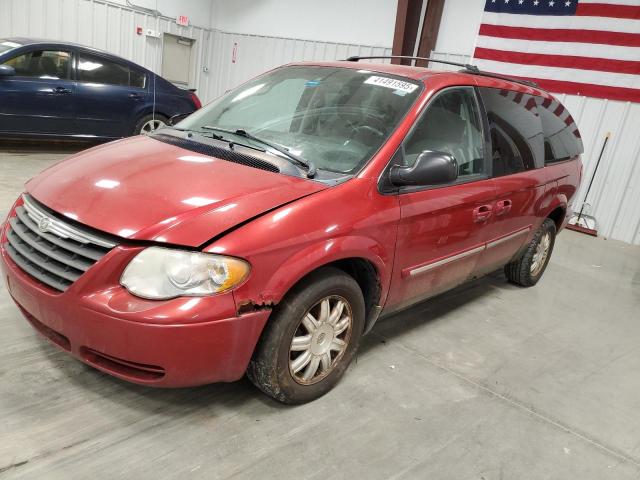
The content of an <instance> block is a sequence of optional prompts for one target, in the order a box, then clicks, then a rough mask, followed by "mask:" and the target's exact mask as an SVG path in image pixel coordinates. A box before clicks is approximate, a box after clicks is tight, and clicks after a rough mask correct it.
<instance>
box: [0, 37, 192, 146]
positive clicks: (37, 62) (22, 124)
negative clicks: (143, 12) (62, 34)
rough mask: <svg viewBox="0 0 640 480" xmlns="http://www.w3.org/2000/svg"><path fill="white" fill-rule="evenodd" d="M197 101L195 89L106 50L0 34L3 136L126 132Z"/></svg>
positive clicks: (150, 126) (148, 127)
mask: <svg viewBox="0 0 640 480" xmlns="http://www.w3.org/2000/svg"><path fill="white" fill-rule="evenodd" d="M154 86H155V95H154ZM154 104H155V109H154ZM200 106H201V105H200V100H198V97H197V96H196V95H195V93H193V91H189V90H183V89H181V88H178V87H176V86H175V85H173V84H171V83H169V82H168V81H167V80H165V79H164V78H162V77H160V76H159V75H156V74H155V73H153V72H151V71H149V70H147V69H145V68H143V67H141V66H140V65H136V64H135V63H133V62H130V61H128V60H125V59H123V58H120V57H117V56H114V55H111V54H109V53H106V52H103V51H100V50H96V49H93V48H89V47H84V46H82V45H76V44H72V43H67V42H56V41H51V40H34V39H29V38H7V39H0V137H23V136H27V137H40V136H42V137H68V138H100V139H112V138H120V137H127V136H130V135H137V134H140V133H148V132H151V131H153V130H155V129H157V128H159V127H161V126H162V125H163V124H166V123H167V122H168V119H169V118H171V117H172V116H174V115H184V114H189V113H191V112H193V111H194V110H196V109H198V108H200Z"/></svg>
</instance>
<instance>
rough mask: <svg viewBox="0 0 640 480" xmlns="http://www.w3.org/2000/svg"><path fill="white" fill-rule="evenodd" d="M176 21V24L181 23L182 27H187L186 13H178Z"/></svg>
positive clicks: (187, 18)
mask: <svg viewBox="0 0 640 480" xmlns="http://www.w3.org/2000/svg"><path fill="white" fill-rule="evenodd" d="M176 23H177V24H178V25H182V26H183V27H188V26H189V17H187V16H186V15H178V18H176Z"/></svg>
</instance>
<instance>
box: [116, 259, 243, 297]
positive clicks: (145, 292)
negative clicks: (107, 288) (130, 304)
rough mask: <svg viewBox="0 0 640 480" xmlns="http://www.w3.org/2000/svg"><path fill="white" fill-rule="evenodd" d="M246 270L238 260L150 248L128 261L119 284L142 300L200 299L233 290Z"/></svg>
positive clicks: (241, 261) (241, 279)
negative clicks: (188, 297) (183, 297)
mask: <svg viewBox="0 0 640 480" xmlns="http://www.w3.org/2000/svg"><path fill="white" fill-rule="evenodd" d="M249 270H250V267H249V264H248V263H247V262H245V261H244V260H240V259H238V258H233V257H225V256H223V255H214V254H212V253H201V252H189V251H186V250H174V249H170V248H162V247H149V248H146V249H144V250H143V251H142V252H140V253H139V254H138V255H136V256H135V258H134V259H133V260H131V262H130V263H129V265H127V268H125V270H124V273H123V274H122V278H121V279H120V283H121V284H122V285H123V286H124V287H125V288H126V289H127V290H129V292H131V293H132V294H134V295H137V296H138V297H142V298H150V299H168V298H175V297H182V296H190V297H200V296H203V295H212V294H214V293H221V292H225V291H227V290H230V289H232V288H233V287H235V286H237V285H239V284H240V283H241V282H242V281H243V280H244V279H245V278H247V275H248V274H249Z"/></svg>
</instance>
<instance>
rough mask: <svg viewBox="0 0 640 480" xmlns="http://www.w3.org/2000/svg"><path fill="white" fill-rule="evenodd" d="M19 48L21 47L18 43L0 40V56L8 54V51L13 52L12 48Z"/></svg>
mask: <svg viewBox="0 0 640 480" xmlns="http://www.w3.org/2000/svg"><path fill="white" fill-rule="evenodd" d="M20 46H22V45H20V44H19V43H16V42H12V41H11V40H6V39H2V38H0V54H3V53H4V52H8V51H9V50H13V49H14V48H18V47H20Z"/></svg>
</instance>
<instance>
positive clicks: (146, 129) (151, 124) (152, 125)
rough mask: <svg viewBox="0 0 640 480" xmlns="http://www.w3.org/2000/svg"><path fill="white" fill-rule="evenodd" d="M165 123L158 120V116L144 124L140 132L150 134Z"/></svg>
mask: <svg viewBox="0 0 640 480" xmlns="http://www.w3.org/2000/svg"><path fill="white" fill-rule="evenodd" d="M165 125H166V124H165V123H164V122H163V121H162V120H158V119H157V118H155V119H151V120H149V121H148V122H146V123H145V124H144V125H142V128H141V129H140V133H141V134H142V135H149V134H150V133H153V132H155V131H156V130H158V129H159V128H161V127H164V126H165Z"/></svg>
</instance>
